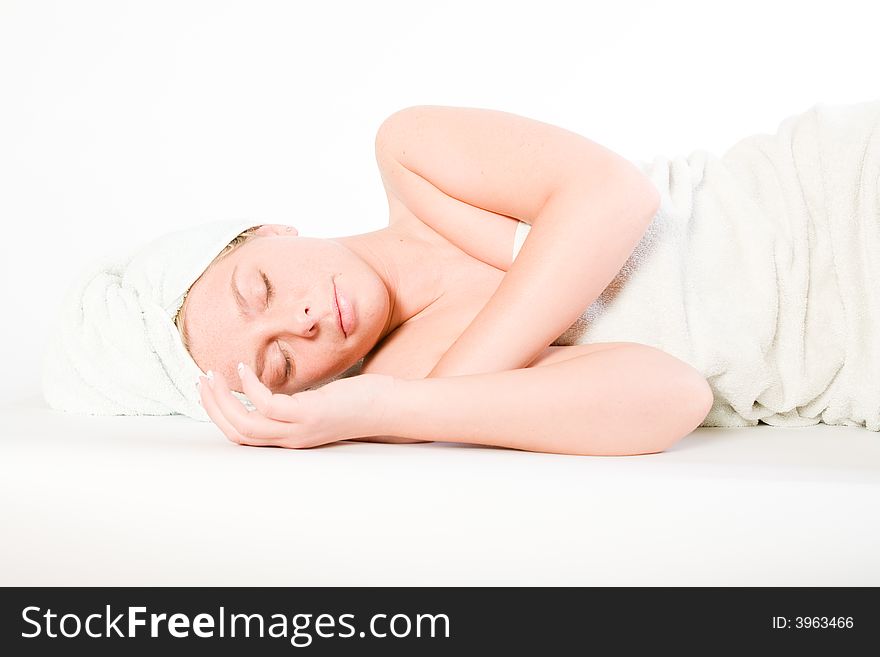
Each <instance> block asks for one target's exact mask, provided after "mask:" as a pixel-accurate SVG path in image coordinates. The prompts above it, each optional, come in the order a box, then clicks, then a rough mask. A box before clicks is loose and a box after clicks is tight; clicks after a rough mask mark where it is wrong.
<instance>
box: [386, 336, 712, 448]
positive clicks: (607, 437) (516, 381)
mask: <svg viewBox="0 0 880 657" xmlns="http://www.w3.org/2000/svg"><path fill="white" fill-rule="evenodd" d="M712 402H713V395H712V390H711V388H710V387H709V384H708V383H707V382H706V380H705V379H704V378H703V377H702V376H701V375H700V374H699V372H698V371H697V370H695V369H694V368H692V367H691V366H690V365H688V364H687V363H684V362H683V361H680V360H678V359H677V358H674V357H673V356H671V355H669V354H667V353H665V352H663V351H661V350H659V349H655V348H653V347H649V346H647V345H642V344H638V343H625V344H623V345H622V346H616V347H613V348H608V349H604V350H601V351H596V352H595V353H590V354H588V355H581V356H575V357H574V358H570V359H567V360H563V361H560V362H554V363H552V364H549V365H545V366H542V367H533V368H525V369H516V370H508V371H503V372H491V373H484V374H471V375H463V376H452V377H443V378H428V379H411V380H406V379H396V380H395V384H394V388H393V390H392V391H391V392H390V393H389V394H388V395H387V399H386V401H385V402H383V412H382V414H381V417H379V418H377V419H376V422H377V426H375V427H374V429H375V433H376V434H379V433H381V434H387V435H389V436H400V437H405V438H411V439H417V440H441V441H450V442H468V443H477V444H481V445H492V446H497V447H509V448H514V449H522V450H528V451H534V452H552V453H559V454H579V455H595V456H625V455H632V454H649V453H653V452H661V451H663V450H665V449H667V448H669V447H670V446H671V445H673V444H674V443H675V442H677V441H678V440H680V439H681V438H683V437H684V436H686V435H687V434H689V433H691V432H692V431H693V430H694V429H695V428H697V427H698V426H699V425H700V423H701V422H702V421H703V420H704V419H705V417H706V415H707V414H708V413H709V410H710V409H711V407H712Z"/></svg>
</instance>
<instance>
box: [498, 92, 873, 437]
mask: <svg viewBox="0 0 880 657" xmlns="http://www.w3.org/2000/svg"><path fill="white" fill-rule="evenodd" d="M634 163H635V164H636V165H638V166H639V167H640V168H641V169H642V171H643V172H644V173H645V174H646V175H647V176H648V177H649V178H650V179H651V180H652V181H653V182H654V184H655V186H656V187H657V188H658V190H659V191H660V194H661V205H660V208H659V210H658V212H657V214H656V215H655V217H654V220H653V222H652V223H651V225H650V226H649V228H648V230H647V231H646V233H645V235H644V236H643V238H642V240H641V241H640V242H639V244H638V245H637V247H636V248H635V250H634V251H633V253H632V255H631V256H630V258H629V260H628V261H627V262H626V263H625V265H624V266H623V267H622V269H621V271H620V272H619V273H618V275H617V276H616V277H615V279H614V280H613V281H612V282H611V283H610V284H609V285H608V287H607V288H606V289H605V290H604V291H603V293H602V294H601V295H600V296H599V298H598V299H596V301H595V302H594V303H593V304H591V305H590V307H589V308H587V309H586V310H585V311H584V313H583V314H582V315H581V317H579V318H578V320H577V321H576V322H575V323H574V324H573V325H572V326H571V327H570V328H569V329H568V330H567V331H566V332H565V333H563V334H562V335H561V336H559V338H558V339H557V340H556V341H555V342H554V343H553V344H558V345H567V344H583V343H593V342H611V341H633V342H640V343H643V344H648V345H651V346H655V347H657V348H659V349H662V350H664V351H666V352H667V353H670V354H672V355H673V356H675V357H677V358H679V359H681V360H683V361H685V362H687V363H689V364H690V365H692V366H693V367H695V368H696V369H697V370H699V371H700V372H701V373H702V374H703V375H704V376H705V377H706V378H707V380H708V382H709V383H710V385H711V386H712V389H713V392H714V393H715V403H714V405H713V407H712V409H711V411H710V412H709V415H708V416H707V417H706V419H705V421H704V422H703V426H754V425H756V424H758V422H759V421H761V422H764V423H766V424H771V425H777V426H806V425H812V424H817V423H818V422H823V423H825V424H838V425H848V426H850V425H852V426H864V427H866V428H868V429H871V430H872V431H880V100H877V101H869V102H863V103H856V104H848V105H832V104H823V103H819V104H816V105H814V106H813V107H812V108H810V109H809V110H807V111H805V112H802V113H799V114H794V115H791V116H789V117H787V118H786V119H785V120H783V121H782V122H781V123H780V124H779V127H778V129H777V131H776V133H775V134H758V135H754V136H751V137H747V138H745V139H742V140H740V141H739V142H737V143H736V144H735V145H734V146H732V147H731V148H730V149H729V150H728V151H727V152H726V153H724V155H723V156H721V157H720V158H719V157H716V156H715V155H712V154H711V153H708V152H706V151H701V150H700V151H694V152H693V153H692V154H691V155H689V156H687V157H684V156H681V155H678V156H675V157H672V158H667V157H664V156H657V157H655V158H654V159H653V161H652V162H643V161H639V160H635V161H634ZM527 232H528V225H527V224H520V225H519V226H518V230H517V233H516V239H515V242H514V257H515V256H516V254H517V253H518V252H519V249H520V248H521V246H522V244H523V242H524V241H525V239H526V235H527Z"/></svg>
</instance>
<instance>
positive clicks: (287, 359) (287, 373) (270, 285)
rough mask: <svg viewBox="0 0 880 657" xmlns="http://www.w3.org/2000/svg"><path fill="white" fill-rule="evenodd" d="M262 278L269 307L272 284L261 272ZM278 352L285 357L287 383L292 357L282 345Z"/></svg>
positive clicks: (285, 378)
mask: <svg viewBox="0 0 880 657" xmlns="http://www.w3.org/2000/svg"><path fill="white" fill-rule="evenodd" d="M260 276H262V277H263V283H265V285H266V306H267V307H268V306H269V296H270V295H271V294H272V284H271V283H270V282H269V278H268V277H267V276H266V274H265V272H260ZM276 344H277V343H276ZM278 350H279V351H280V352H281V355H282V356H284V380H285V381H286V380H287V379H288V378H289V377H290V356H288V355H287V352H286V351H284V349H282V348H281V345H280V344H278Z"/></svg>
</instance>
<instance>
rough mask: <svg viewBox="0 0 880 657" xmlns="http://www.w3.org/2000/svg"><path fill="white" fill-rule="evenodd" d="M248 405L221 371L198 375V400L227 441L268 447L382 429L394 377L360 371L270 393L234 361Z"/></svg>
mask: <svg viewBox="0 0 880 657" xmlns="http://www.w3.org/2000/svg"><path fill="white" fill-rule="evenodd" d="M238 370H239V376H240V377H241V382H242V391H243V392H244V394H245V395H247V397H248V399H249V400H250V401H251V403H252V404H253V405H254V407H255V408H256V410H254V411H249V410H248V409H247V408H246V407H245V406H244V405H243V404H242V403H241V402H240V401H239V400H238V399H237V398H236V397H235V396H233V394H232V392H231V391H230V389H229V386H228V385H227V383H226V381H225V380H224V378H223V376H222V375H221V374H219V373H214V374H213V375H212V377H211V378H210V379H209V378H206V377H199V382H200V385H199V394H200V396H201V400H202V406H203V407H204V409H205V410H206V411H207V413H208V415H209V416H210V418H211V420H213V422H214V423H215V424H216V425H217V426H218V427H220V429H221V431H223V433H224V434H225V435H226V437H227V438H229V439H230V440H231V441H232V442H235V443H239V444H240V445H254V446H260V447H264V446H272V447H292V448H303V447H315V446H317V445H324V444H326V443H332V442H336V441H338V440H348V439H351V438H361V437H366V436H371V435H374V434H375V433H381V431H380V430H378V427H380V426H381V425H382V413H383V412H384V408H385V404H384V402H385V401H386V400H387V399H388V397H389V395H390V394H391V390H392V388H393V387H394V377H392V376H388V375H385V374H360V375H358V376H353V377H347V378H344V379H337V380H335V381H331V382H330V383H328V384H326V385H324V386H322V387H320V388H318V389H316V390H305V391H303V392H298V393H296V394H294V395H284V394H277V393H276V394H273V393H272V392H271V391H270V390H269V389H268V388H267V387H266V386H264V385H263V384H262V383H261V382H260V380H259V379H258V378H257V377H256V375H255V374H254V373H253V372H252V371H251V370H250V368H248V367H247V366H246V365H243V364H240V365H239V368H238Z"/></svg>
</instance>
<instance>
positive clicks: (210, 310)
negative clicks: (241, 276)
mask: <svg viewBox="0 0 880 657" xmlns="http://www.w3.org/2000/svg"><path fill="white" fill-rule="evenodd" d="M245 246H247V245H246V244H243V245H241V246H240V247H238V248H236V249H235V250H233V251H232V252H230V253H228V254H227V255H225V256H224V257H223V258H221V259H220V260H218V261H216V262H215V263H213V264H212V265H211V266H210V267H208V269H206V270H205V272H204V273H203V274H202V275H201V276H200V277H199V278H198V280H197V281H196V282H195V283H193V285H192V287H191V288H190V291H189V293H188V294H187V296H186V303H185V307H184V311H183V324H184V326H185V328H186V333H187V337H188V342H189V350H190V353H191V354H192V357H193V359H194V360H195V361H196V364H197V365H198V366H199V367H201V368H202V369H203V370H207V369H221V368H225V367H227V366H228V361H229V360H231V359H232V358H234V354H235V353H236V351H240V350H241V348H242V346H243V345H241V344H240V343H239V340H238V339H237V338H236V336H237V335H239V334H240V331H239V330H237V329H238V328H239V324H240V321H241V318H240V317H239V315H238V305H237V304H236V302H235V298H234V296H233V294H232V288H231V286H230V285H231V280H232V271H233V269H234V268H235V266H236V264H237V263H238V260H239V258H238V257H237V256H239V251H240V250H241V249H243V248H244V247H245ZM239 360H241V358H239ZM224 373H225V372H224Z"/></svg>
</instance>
